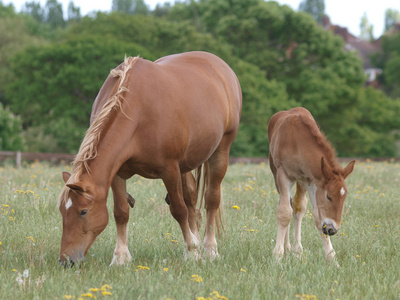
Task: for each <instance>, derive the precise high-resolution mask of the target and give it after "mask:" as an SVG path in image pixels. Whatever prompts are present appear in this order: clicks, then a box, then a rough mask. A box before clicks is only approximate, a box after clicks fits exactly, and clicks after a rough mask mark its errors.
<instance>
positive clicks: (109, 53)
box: [6, 35, 147, 152]
mask: <svg viewBox="0 0 400 300" xmlns="http://www.w3.org/2000/svg"><path fill="white" fill-rule="evenodd" d="M137 53H142V54H143V55H147V51H146V50H145V49H144V48H142V47H140V46H138V45H136V44H134V43H128V42H123V41H119V40H118V39H115V38H112V37H108V38H107V39H105V38H104V36H100V35H96V36H95V35H91V36H86V35H80V36H75V35H72V36H71V37H70V38H69V39H67V40H66V41H63V42H58V43H54V44H52V45H49V46H44V47H30V48H27V49H26V50H25V51H23V52H20V53H19V54H17V55H16V56H15V57H14V58H13V59H12V69H13V74H14V75H15V76H14V77H13V80H12V82H11V83H10V84H8V86H7V91H6V98H7V100H8V104H9V106H10V108H11V109H12V110H13V111H16V112H18V113H19V114H20V115H21V117H22V120H23V126H24V129H25V130H28V129H29V132H30V133H31V136H30V138H31V139H33V140H35V139H36V140H40V139H41V140H42V143H41V146H40V145H38V143H37V142H35V144H36V145H35V147H36V149H38V150H40V151H61V152H76V151H77V149H78V147H79V144H80V142H81V139H82V136H83V133H84V131H85V130H86V129H87V127H88V124H89V117H90V111H91V108H92V104H93V101H94V99H95V98H96V95H97V93H98V91H99V89H100V87H101V85H102V84H103V82H104V80H105V79H106V77H107V75H108V72H109V71H110V69H112V68H114V67H116V66H117V65H118V64H120V63H121V62H122V60H123V58H124V55H125V54H127V55H136V54H137ZM46 141H48V142H49V144H44V143H45V142H46ZM30 146H31V145H30V144H28V147H30Z"/></svg>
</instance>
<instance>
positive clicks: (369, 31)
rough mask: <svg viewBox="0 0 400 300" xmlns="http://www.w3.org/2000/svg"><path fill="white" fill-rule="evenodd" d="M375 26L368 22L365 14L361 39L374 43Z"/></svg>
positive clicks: (361, 28)
mask: <svg viewBox="0 0 400 300" xmlns="http://www.w3.org/2000/svg"><path fill="white" fill-rule="evenodd" d="M373 32H374V25H372V24H370V23H369V21H368V17H367V13H365V12H364V14H363V16H362V18H361V21H360V38H361V39H363V40H365V41H369V42H372V41H373V40H374V35H373Z"/></svg>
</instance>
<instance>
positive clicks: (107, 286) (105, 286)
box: [101, 284, 112, 290]
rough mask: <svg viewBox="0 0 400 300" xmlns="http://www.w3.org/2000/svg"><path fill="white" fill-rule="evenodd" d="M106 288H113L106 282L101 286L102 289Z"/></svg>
mask: <svg viewBox="0 0 400 300" xmlns="http://www.w3.org/2000/svg"><path fill="white" fill-rule="evenodd" d="M105 289H110V290H112V287H111V286H109V285H108V284H104V285H103V286H102V287H101V290H105Z"/></svg>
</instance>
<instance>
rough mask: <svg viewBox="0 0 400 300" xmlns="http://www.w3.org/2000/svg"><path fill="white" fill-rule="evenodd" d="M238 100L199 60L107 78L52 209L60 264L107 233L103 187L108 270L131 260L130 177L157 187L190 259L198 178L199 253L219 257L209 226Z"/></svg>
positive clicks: (229, 75)
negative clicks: (113, 233)
mask: <svg viewBox="0 0 400 300" xmlns="http://www.w3.org/2000/svg"><path fill="white" fill-rule="evenodd" d="M241 107H242V94H241V89H240V85H239V82H238V79H237V78H236V75H235V73H234V72H233V71H232V69H231V68H230V67H229V66H228V65H227V64H226V63H225V62H224V61H223V60H221V59H220V58H218V57H217V56H215V55H213V54H210V53H206V52H188V53H182V54H175V55H170V56H166V57H163V58H160V59H158V60H157V61H155V62H151V61H148V60H145V59H142V58H138V57H135V58H132V57H130V58H127V59H125V62H124V63H123V64H121V65H120V66H118V67H117V68H116V69H114V70H112V71H111V72H110V75H109V76H108V78H107V79H106V81H105V82H104V84H103V86H102V88H101V90H100V92H99V94H98V95H97V98H96V100H95V102H94V104H93V109H92V116H91V125H90V127H89V129H88V131H87V133H86V136H85V138H84V139H83V142H82V144H81V146H80V149H79V152H78V154H77V156H76V159H75V161H74V163H73V168H72V170H73V171H72V174H69V173H66V172H64V173H63V179H64V182H65V183H66V184H65V186H64V188H63V190H62V192H61V195H60V201H59V203H60V205H59V209H60V212H61V214H62V218H63V233H62V239H61V250H60V261H61V263H63V264H65V263H66V261H68V259H69V260H70V262H72V263H74V262H78V261H81V260H83V258H84V257H85V256H86V254H87V252H88V250H89V248H90V246H91V245H92V244H93V242H94V240H95V238H96V237H97V236H98V235H99V234H100V233H101V232H102V231H103V230H104V228H105V227H106V226H107V223H108V212H107V207H106V202H107V194H108V191H109V188H110V186H111V188H112V191H113V197H114V217H115V221H116V224H117V244H116V247H115V251H114V256H113V259H112V262H111V264H117V265H119V264H123V263H125V262H128V261H130V260H131V255H130V253H129V250H128V246H127V245H128V234H127V223H128V219H129V205H128V201H127V200H133V199H132V198H131V197H130V196H129V194H126V180H127V179H128V178H130V177H132V176H133V175H135V174H138V175H140V176H143V177H145V178H150V179H152V178H161V179H162V180H163V182H164V184H165V187H166V189H167V192H168V199H169V203H170V211H171V214H172V216H173V217H174V218H175V219H176V220H177V221H178V223H179V225H180V227H181V230H182V233H183V238H184V241H185V243H186V246H187V249H188V251H190V252H191V253H193V255H194V256H196V257H197V255H198V252H197V249H198V246H199V238H200V236H199V233H198V228H197V226H196V216H195V215H196V213H195V205H196V201H197V199H196V182H195V179H194V178H193V175H192V173H191V172H190V171H192V170H195V169H200V168H201V166H202V165H205V166H207V170H208V172H203V177H204V182H205V183H206V185H207V189H206V191H205V208H206V218H207V220H206V227H205V235H204V248H205V250H206V251H207V252H208V254H209V255H211V256H212V257H214V256H216V255H218V252H217V242H216V239H215V224H216V221H215V217H216V214H217V210H218V209H219V205H220V197H221V191H220V186H221V182H222V179H223V178H224V176H225V173H226V170H227V167H228V159H229V150H230V147H231V144H232V142H233V141H234V139H235V137H236V134H237V131H238V128H239V119H240V114H241Z"/></svg>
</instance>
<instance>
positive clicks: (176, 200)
mask: <svg viewBox="0 0 400 300" xmlns="http://www.w3.org/2000/svg"><path fill="white" fill-rule="evenodd" d="M161 178H162V180H163V182H164V184H165V187H166V188H167V191H168V198H169V202H170V205H169V209H170V211H171V214H172V216H173V217H174V218H175V220H176V221H177V222H178V223H179V226H180V227H181V230H182V234H183V238H184V240H185V243H186V245H187V248H188V250H189V251H190V252H192V254H193V255H194V257H195V258H196V259H197V258H198V251H197V247H198V245H199V244H200V242H199V240H198V239H197V237H196V236H195V235H194V234H193V233H192V231H191V230H190V226H189V220H188V217H189V213H188V208H187V207H186V203H185V201H184V198H183V190H182V177H181V173H180V170H179V165H178V164H177V163H171V164H170V165H168V166H166V171H165V173H164V174H162V176H161Z"/></svg>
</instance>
